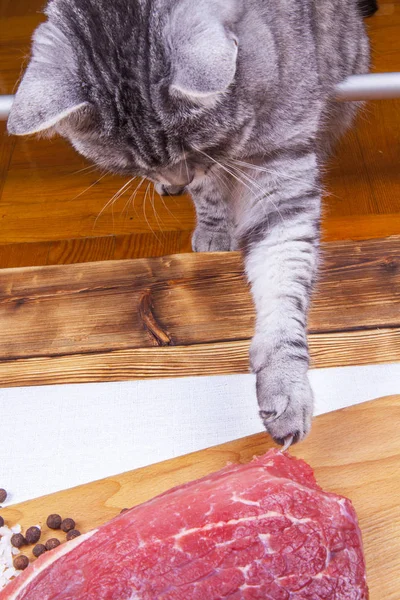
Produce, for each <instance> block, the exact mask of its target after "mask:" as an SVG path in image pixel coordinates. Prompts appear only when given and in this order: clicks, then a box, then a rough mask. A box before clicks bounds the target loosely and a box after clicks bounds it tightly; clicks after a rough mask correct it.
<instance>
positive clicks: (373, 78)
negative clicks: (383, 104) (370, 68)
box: [336, 73, 400, 101]
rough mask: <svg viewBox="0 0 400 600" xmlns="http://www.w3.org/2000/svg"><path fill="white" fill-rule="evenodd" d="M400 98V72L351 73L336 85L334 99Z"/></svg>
mask: <svg viewBox="0 0 400 600" xmlns="http://www.w3.org/2000/svg"><path fill="white" fill-rule="evenodd" d="M387 98H400V73H369V74H368V75H352V77H348V78H347V79H345V80H344V81H343V82H342V83H340V84H339V85H338V86H336V99H337V100H342V101H346V100H347V101H348V100H385V99H387Z"/></svg>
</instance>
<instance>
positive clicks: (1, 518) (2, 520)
mask: <svg viewBox="0 0 400 600" xmlns="http://www.w3.org/2000/svg"><path fill="white" fill-rule="evenodd" d="M0 527H4V519H3V517H2V516H1V515H0Z"/></svg>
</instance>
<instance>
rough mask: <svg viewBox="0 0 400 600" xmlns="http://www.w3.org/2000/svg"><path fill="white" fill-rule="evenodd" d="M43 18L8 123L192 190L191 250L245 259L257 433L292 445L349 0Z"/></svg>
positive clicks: (172, 2) (200, 2)
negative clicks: (252, 315)
mask: <svg viewBox="0 0 400 600" xmlns="http://www.w3.org/2000/svg"><path fill="white" fill-rule="evenodd" d="M360 2H361V0H360ZM362 7H363V9H364V8H365V6H364V4H362ZM46 12H47V16H48V21H47V22H46V23H44V24H42V25H40V27H39V28H38V30H37V31H36V33H35V36H34V43H33V56H32V60H31V62H30V64H29V66H28V69H27V71H26V73H25V76H24V78H23V80H22V83H21V85H20V88H19V90H18V93H17V96H16V101H15V104H14V106H13V109H12V112H11V116H10V120H9V130H10V132H11V133H16V134H21V135H22V134H25V133H32V132H35V131H36V132H40V131H43V130H51V131H56V132H58V133H60V134H61V135H63V136H65V137H67V138H68V139H69V140H70V141H71V142H72V144H73V145H74V146H75V147H76V149H77V150H78V151H79V152H81V153H82V154H84V155H85V156H87V157H88V158H89V159H91V160H93V161H94V162H96V163H97V164H99V165H101V166H102V167H104V168H106V169H109V170H111V171H116V172H120V173H126V174H128V175H129V176H130V177H131V176H132V175H140V176H144V177H147V178H149V179H150V180H152V181H153V182H154V183H155V184H156V185H157V189H159V190H164V191H166V192H168V190H171V191H174V192H176V191H178V190H179V189H183V188H186V189H188V191H190V193H191V194H192V197H193V200H194V203H195V205H196V210H197V216H198V224H197V228H196V231H195V233H194V236H193V248H194V250H197V251H208V250H214V251H218V250H230V249H233V248H238V247H240V248H242V249H243V252H244V255H245V261H246V273H247V276H248V279H249V282H250V284H251V289H252V293H253V297H254V302H255V305H256V309H257V323H256V333H255V336H254V339H253V342H252V347H251V356H250V358H251V365H252V368H253V371H254V372H255V373H256V374H257V397H258V403H259V406H260V415H261V418H262V420H263V422H264V424H265V427H266V428H267V430H268V431H269V432H270V433H271V435H272V436H273V437H274V438H275V439H276V440H278V441H280V442H282V443H284V442H285V441H287V440H293V441H297V440H300V439H302V438H303V437H304V436H305V435H306V434H307V432H308V431H309V428H310V423H311V416H312V406H313V400H312V391H311V389H310V385H309V383H308V378H307V370H308V363H309V355H308V347H307V338H306V326H307V311H308V307H309V304H310V296H311V293H312V289H313V283H314V280H315V277H316V273H317V267H318V246H319V223H320V212H321V207H320V206H321V184H320V171H321V166H322V165H323V162H324V160H325V158H326V156H327V155H328V154H329V152H330V151H331V148H332V147H333V145H334V143H335V142H336V140H337V139H338V138H339V137H340V135H342V133H343V132H344V131H345V130H346V129H347V128H348V127H349V126H350V124H351V122H352V119H353V117H354V114H355V112H356V109H357V106H356V105H355V104H352V105H347V104H336V103H335V102H334V101H333V89H334V86H335V84H336V83H338V82H340V81H341V80H343V79H344V78H345V77H346V76H348V75H350V74H355V73H364V72H367V71H368V68H369V44H368V39H367V36H366V33H365V29H364V25H363V21H362V16H361V4H358V3H357V0H296V2H294V1H293V0H279V2H277V1H276V0H113V2H110V1H109V0H51V2H50V3H49V5H48V7H47V11H46Z"/></svg>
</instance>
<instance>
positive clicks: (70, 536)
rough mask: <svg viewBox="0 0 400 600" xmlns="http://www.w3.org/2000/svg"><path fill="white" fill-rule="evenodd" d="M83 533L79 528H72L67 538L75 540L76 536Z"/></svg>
mask: <svg viewBox="0 0 400 600" xmlns="http://www.w3.org/2000/svg"><path fill="white" fill-rule="evenodd" d="M80 535H81V532H80V531H78V530H77V529H71V531H68V533H67V540H68V541H70V540H73V539H74V538H77V537H78V536H80Z"/></svg>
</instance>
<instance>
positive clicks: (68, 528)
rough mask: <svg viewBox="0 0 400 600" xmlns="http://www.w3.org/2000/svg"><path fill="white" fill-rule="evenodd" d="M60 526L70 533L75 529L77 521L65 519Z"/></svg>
mask: <svg viewBox="0 0 400 600" xmlns="http://www.w3.org/2000/svg"><path fill="white" fill-rule="evenodd" d="M60 527H61V529H62V530H63V531H64V532H65V533H68V531H71V529H75V521H74V520H73V519H64V521H63V522H62V523H61V525H60Z"/></svg>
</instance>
